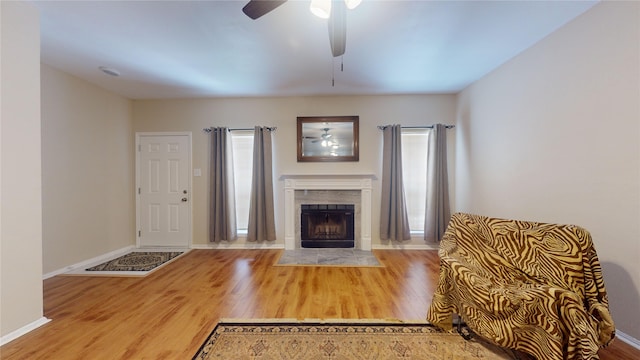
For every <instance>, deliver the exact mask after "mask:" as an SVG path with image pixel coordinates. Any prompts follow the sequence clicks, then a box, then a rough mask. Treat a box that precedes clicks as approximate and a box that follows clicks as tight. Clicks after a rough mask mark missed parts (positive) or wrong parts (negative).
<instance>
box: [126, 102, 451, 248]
mask: <svg viewBox="0 0 640 360" xmlns="http://www.w3.org/2000/svg"><path fill="white" fill-rule="evenodd" d="M133 109H134V111H133V114H134V115H133V118H134V130H135V131H138V132H162V131H191V132H193V167H194V168H199V169H202V175H203V176H201V177H194V178H193V197H192V199H193V204H192V205H193V215H194V221H193V227H194V231H193V243H194V244H195V245H205V246H206V245H207V244H208V240H207V238H208V225H207V224H208V222H207V212H208V203H207V194H208V193H207V192H208V189H207V183H208V176H207V174H208V165H207V161H208V137H207V135H206V134H205V133H204V132H203V131H202V129H203V128H206V127H210V126H229V127H253V126H254V125H265V126H277V127H278V130H277V131H276V132H275V133H274V135H273V140H274V141H273V144H274V149H273V151H274V178H275V179H274V186H275V191H274V192H275V198H276V199H275V201H276V227H277V237H278V240H277V243H278V244H280V245H284V218H283V217H284V208H283V203H284V201H283V198H284V188H283V182H282V181H280V180H279V178H280V176H281V175H283V174H324V173H330V174H354V173H355V174H375V175H376V176H377V177H378V179H380V176H381V168H382V161H381V151H382V134H381V132H380V131H379V130H378V129H377V128H376V126H377V125H384V124H392V123H398V124H402V125H428V124H434V123H439V122H440V123H447V124H452V123H453V121H454V120H455V96H454V95H416V96H411V95H407V96H327V97H276V98H234V99H185V100H179V99H176V100H137V101H134V105H133ZM323 115H324V116H329V115H358V116H360V143H359V145H360V161H358V162H347V163H298V162H297V158H296V117H297V116H323ZM450 139H451V141H452V144H453V141H454V139H455V137H454V135H453V133H452V134H451V136H450ZM452 151H453V146H452ZM452 157H453V156H452ZM450 176H451V177H452V179H453V176H454V174H453V169H452V171H451V174H450ZM372 201H373V204H374V207H373V213H372V218H373V224H374V226H373V239H372V241H373V245H374V246H376V245H380V244H381V243H380V239H379V235H378V218H379V213H380V209H379V204H380V180H377V181H374V193H373V200H372ZM238 243H242V240H239V242H238ZM423 243H424V242H423V241H421V240H413V241H411V242H407V243H404V246H408V247H411V246H422V244H423Z"/></svg>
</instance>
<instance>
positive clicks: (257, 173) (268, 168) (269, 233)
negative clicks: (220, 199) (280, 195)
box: [247, 126, 276, 241]
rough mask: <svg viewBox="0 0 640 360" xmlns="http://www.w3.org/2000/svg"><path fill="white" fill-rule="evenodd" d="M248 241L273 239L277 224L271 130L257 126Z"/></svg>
mask: <svg viewBox="0 0 640 360" xmlns="http://www.w3.org/2000/svg"><path fill="white" fill-rule="evenodd" d="M248 227H249V229H248V231H247V241H264V240H268V241H273V240H275V239H276V225H275V218H274V209H273V169H272V165H271V131H270V130H269V129H267V128H263V127H260V126H256V127H255V130H254V135H253V177H252V180H251V201H250V205H249V225H248Z"/></svg>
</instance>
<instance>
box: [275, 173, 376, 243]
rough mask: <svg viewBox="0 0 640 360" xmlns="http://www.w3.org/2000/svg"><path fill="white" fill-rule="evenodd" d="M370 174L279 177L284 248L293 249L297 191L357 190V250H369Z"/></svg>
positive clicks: (371, 178)
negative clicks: (282, 186) (358, 233)
mask: <svg viewBox="0 0 640 360" xmlns="http://www.w3.org/2000/svg"><path fill="white" fill-rule="evenodd" d="M375 179H376V176H375V175H372V174H354V175H326V174H321V175H320V174H318V175H282V176H281V177H280V180H283V181H284V248H285V249H286V250H294V249H295V248H296V229H295V224H296V207H295V191H296V190H358V191H360V199H361V200H360V201H361V203H360V208H361V216H360V242H359V243H360V249H359V250H367V251H370V250H371V190H372V181H373V180H375Z"/></svg>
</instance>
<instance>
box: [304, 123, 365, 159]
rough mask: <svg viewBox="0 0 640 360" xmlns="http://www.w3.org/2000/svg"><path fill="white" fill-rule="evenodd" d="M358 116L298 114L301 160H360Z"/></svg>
mask: <svg viewBox="0 0 640 360" xmlns="http://www.w3.org/2000/svg"><path fill="white" fill-rule="evenodd" d="M358 120H359V117H358V116H308V117H298V162H304V161H309V162H312V161H316V162H321V161H326V162H331V161H358V160H359V154H358Z"/></svg>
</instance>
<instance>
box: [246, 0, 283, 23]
mask: <svg viewBox="0 0 640 360" xmlns="http://www.w3.org/2000/svg"><path fill="white" fill-rule="evenodd" d="M285 2H287V0H250V1H249V2H248V3H247V5H245V6H244V7H243V8H242V12H243V13H245V14H246V15H247V16H248V17H250V18H252V19H253V20H255V19H257V18H259V17H260V16H262V15H264V14H266V13H268V12H270V11H271V10H273V9H275V8H277V7H278V6H280V5H282V4H284V3H285Z"/></svg>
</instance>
